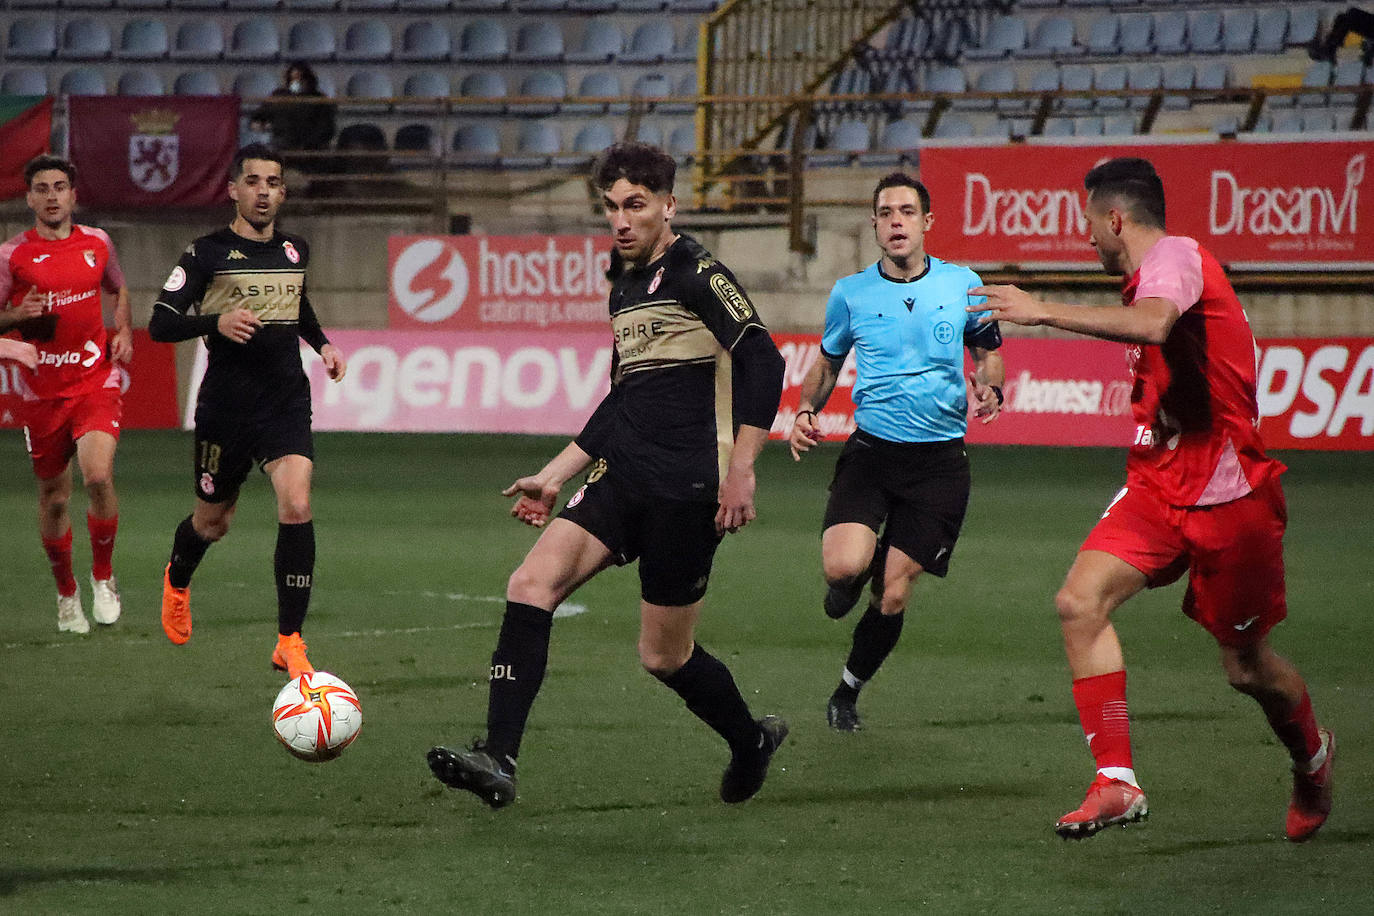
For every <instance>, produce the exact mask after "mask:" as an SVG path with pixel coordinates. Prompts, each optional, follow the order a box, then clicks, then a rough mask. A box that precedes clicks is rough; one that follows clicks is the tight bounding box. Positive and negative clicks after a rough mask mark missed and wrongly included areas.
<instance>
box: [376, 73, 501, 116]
mask: <svg viewBox="0 0 1374 916" xmlns="http://www.w3.org/2000/svg"><path fill="white" fill-rule="evenodd" d="M498 78H499V77H498ZM503 85H504V83H503ZM452 94H453V86H452V85H451V84H450V83H449V79H448V76H447V75H446V74H444V73H441V72H439V71H438V70H420V71H418V72H416V73H412V74H410V76H407V77H406V79H405V82H404V83H402V84H401V97H402V98H406V99H445V98H448V97H449V96H450V95H452ZM402 107H403V108H404V109H405V110H407V111H431V112H432V111H434V110H435V109H434V106H433V105H421V106H414V105H411V106H402Z"/></svg>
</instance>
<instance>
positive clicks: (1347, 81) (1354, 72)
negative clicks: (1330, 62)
mask: <svg viewBox="0 0 1374 916" xmlns="http://www.w3.org/2000/svg"><path fill="white" fill-rule="evenodd" d="M1363 82H1364V64H1363V63H1361V62H1360V60H1359V58H1350V59H1347V60H1342V61H1341V62H1340V63H1338V64H1336V68H1335V69H1334V70H1332V71H1331V85H1332V86H1359V85H1361V84H1362V83H1363ZM1326 101H1327V104H1329V105H1354V104H1355V93H1353V92H1333V93H1331V95H1330V96H1328V97H1327V100H1326Z"/></svg>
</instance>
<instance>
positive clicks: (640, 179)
mask: <svg viewBox="0 0 1374 916" xmlns="http://www.w3.org/2000/svg"><path fill="white" fill-rule="evenodd" d="M676 177H677V163H676V162H674V161H673V157H672V156H669V155H668V154H667V153H665V152H664V151H663V150H662V149H660V148H659V147H657V146H654V145H653V144H651V143H640V142H639V141H637V140H629V141H626V142H624V143H616V144H613V145H611V146H608V147H606V149H604V150H602V151H601V155H599V156H597V157H596V162H595V163H593V165H592V182H593V183H594V184H595V185H596V186H597V188H599V189H600V190H603V191H605V190H607V189H609V188H610V187H611V185H613V184H615V183H616V182H617V181H619V180H620V179H621V178H624V179H625V180H626V181H628V182H629V183H630V184H637V185H640V186H641V187H645V188H648V189H649V190H650V191H652V192H654V193H655V194H670V193H672V190H673V179H675V178H676Z"/></svg>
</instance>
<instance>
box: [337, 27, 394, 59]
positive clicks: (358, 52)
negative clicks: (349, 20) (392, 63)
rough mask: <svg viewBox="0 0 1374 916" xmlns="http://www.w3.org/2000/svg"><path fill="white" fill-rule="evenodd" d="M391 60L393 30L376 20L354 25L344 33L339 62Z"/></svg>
mask: <svg viewBox="0 0 1374 916" xmlns="http://www.w3.org/2000/svg"><path fill="white" fill-rule="evenodd" d="M390 58H391V30H390V29H389V28H387V27H386V24H385V23H382V22H379V21H378V20H376V19H363V20H360V21H358V22H355V23H353V24H352V25H350V26H349V27H348V30H347V31H345V32H344V41H343V49H342V50H341V51H340V52H339V60H351V61H360V62H361V61H373V60H389V59H390Z"/></svg>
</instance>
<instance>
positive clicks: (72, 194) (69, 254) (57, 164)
mask: <svg viewBox="0 0 1374 916" xmlns="http://www.w3.org/2000/svg"><path fill="white" fill-rule="evenodd" d="M24 178H25V180H26V181H27V182H28V185H29V192H28V205H29V209H30V210H32V211H33V213H34V217H35V221H34V227H33V228H32V229H30V230H28V231H26V232H23V233H20V234H19V235H17V236H15V237H14V238H12V239H10V240H9V241H8V242H5V243H4V245H0V304H3V308H0V333H3V332H6V331H16V330H17V331H18V333H19V334H20V335H21V336H22V337H24V338H25V339H27V340H29V341H31V342H32V344H33V345H34V347H35V348H36V350H37V360H36V363H35V365H33V366H28V367H26V371H25V372H24V373H23V379H24V382H25V388H26V390H25V391H24V406H23V420H24V438H25V441H26V442H27V444H28V449H29V456H30V458H31V459H32V461H33V471H34V474H35V475H36V476H37V478H38V530H39V534H40V535H41V536H42V539H43V549H44V550H45V551H46V552H47V554H48V560H49V562H50V563H51V565H52V571H53V577H54V578H55V579H56V580H57V628H58V629H59V630H62V631H66V632H71V633H88V632H90V629H91V625H90V623H89V622H88V621H87V620H86V615H85V613H84V612H83V611H82V610H81V597H80V593H79V592H78V591H77V587H76V578H75V577H74V576H73V575H72V522H71V517H70V516H69V514H68V511H67V505H68V503H69V501H70V500H71V495H72V469H71V460H72V457H73V456H75V458H76V461H77V464H78V465H79V466H80V468H81V479H82V481H83V482H84V483H85V486H86V493H87V494H88V495H89V497H90V506H89V508H88V510H87V514H86V526H87V529H88V530H89V531H90V536H91V554H92V561H91V587H92V589H93V591H94V604H93V606H92V609H91V613H92V616H93V617H95V620H96V622H97V623H102V624H112V623H114V622H115V621H116V620H118V619H119V613H120V603H119V591H118V589H117V587H116V585H115V578H114V571H113V569H112V568H111V556H112V555H113V553H114V541H115V532H116V529H117V528H118V525H119V500H118V498H117V496H116V494H115V486H114V456H115V446H116V444H117V443H118V441H119V417H120V385H119V369H118V368H117V367H116V366H115V365H114V364H113V363H128V362H129V360H130V358H131V357H132V356H133V332H132V330H131V328H130V319H129V290H128V288H127V287H126V286H125V285H124V272H123V271H122V270H120V267H119V259H118V258H117V257H116V256H115V250H114V245H113V244H112V243H111V242H110V237H109V236H108V235H106V234H105V233H104V232H103V231H102V230H100V229H95V228H93V227H91V226H82V225H79V224H77V223H74V222H72V210H73V209H74V208H75V206H76V170H75V169H73V168H72V165H71V163H69V162H67V161H66V160H65V159H59V158H57V157H55V156H39V157H38V158H37V159H34V160H33V161H32V162H30V163H29V164H28V165H27V166H25V168H24ZM102 289H105V290H108V291H110V292H112V293H114V294H115V307H114V320H115V332H114V334H113V335H112V336H110V337H109V338H108V340H107V338H106V334H105V322H104V319H103V317H102V313H101V290H102ZM9 343H11V344H14V343H18V342H17V341H11V342H9ZM0 355H3V354H0Z"/></svg>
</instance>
